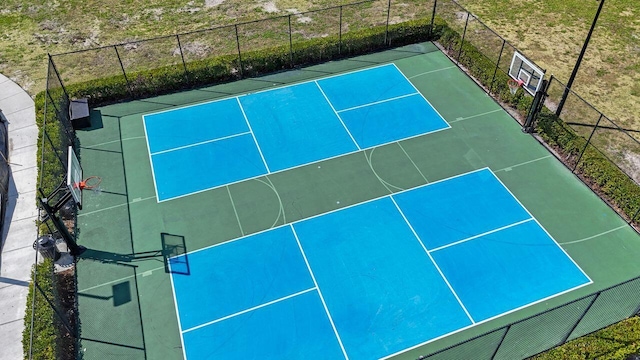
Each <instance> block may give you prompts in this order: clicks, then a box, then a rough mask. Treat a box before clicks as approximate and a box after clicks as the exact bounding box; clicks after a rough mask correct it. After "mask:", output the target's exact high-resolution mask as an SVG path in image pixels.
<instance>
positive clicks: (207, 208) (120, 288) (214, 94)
mask: <svg viewBox="0 0 640 360" xmlns="http://www.w3.org/2000/svg"><path fill="white" fill-rule="evenodd" d="M390 62H393V63H395V64H396V65H397V66H398V68H399V69H400V70H401V71H402V72H403V73H404V74H405V75H406V76H407V77H408V78H409V79H410V81H411V82H412V83H413V84H414V85H415V86H416V87H417V88H418V90H419V91H420V92H421V93H422V94H423V95H424V97H425V98H426V99H428V100H429V102H430V103H431V104H432V105H433V106H434V107H435V108H436V110H438V112H439V113H440V114H441V115H442V116H443V117H444V119H445V120H446V121H447V122H448V123H449V124H450V125H451V129H448V130H444V131H439V132H436V133H431V134H427V135H424V136H419V137H415V138H411V139H409V140H404V141H400V142H394V143H391V144H387V145H383V146H379V147H376V148H373V149H369V150H364V151H359V152H356V153H352V154H349V155H345V156H342V157H337V158H333V159H330V160H326V161H321V162H318V163H313V164H309V165H306V166H301V167H297V168H294V169H291V170H287V171H282V172H278V173H275V174H270V175H267V176H263V177H260V178H257V179H252V180H246V181H243V182H239V183H235V184H233V185H229V186H223V187H219V188H216V189H214V190H209V191H204V192H201V193H197V194H194V195H190V196H186V197H182V198H177V199H173V200H170V201H165V202H161V203H158V202H157V200H156V197H155V190H154V183H153V178H152V172H151V166H150V161H149V152H148V149H147V143H146V140H145V132H144V128H143V123H142V116H143V115H144V114H146V113H150V112H154V111H159V110H165V109H170V108H172V107H177V106H184V105H188V104H194V103H198V102H203V101H208V100H212V99H217V98H224V97H229V96H234V95H238V94H243V93H246V92H253V91H256V90H260V89H267V88H270V87H278V86H282V85H285V84H291V83H296V82H301V81H305V80H309V79H316V78H321V77H326V76H329V75H332V74H338V73H341V72H346V71H351V70H354V69H360V68H366V67H371V66H375V65H378V64H385V63H390ZM92 125H93V127H92V128H91V129H85V130H81V131H78V132H77V135H78V138H79V144H80V161H81V164H82V167H83V169H84V176H85V177H88V176H92V175H95V176H99V177H101V178H102V183H101V185H100V188H99V189H98V190H85V191H84V195H83V202H84V204H83V209H82V210H81V211H80V213H79V215H78V242H79V243H80V244H81V245H84V246H86V247H88V248H89V250H88V251H87V252H86V253H85V254H83V256H82V259H81V260H80V261H79V263H78V267H77V274H78V289H79V294H78V295H79V311H80V322H81V334H82V344H81V345H82V346H81V347H82V350H83V352H84V357H83V358H84V359H123V358H127V359H147V358H148V359H181V358H182V357H183V352H182V348H181V346H182V345H181V340H180V333H179V328H178V323H177V318H176V306H175V304H174V297H173V293H172V287H171V281H170V276H169V274H168V273H167V272H166V271H165V270H166V269H165V263H164V258H163V256H162V255H163V251H164V252H165V254H166V252H167V251H174V253H175V252H181V251H184V250H185V249H181V245H182V244H183V243H184V245H186V251H193V250H196V249H200V248H203V247H207V246H210V245H212V244H217V243H220V242H224V241H227V240H230V239H234V238H238V237H241V236H243V235H247V234H252V233H255V232H258V231H262V230H265V229H269V228H271V227H275V226H278V225H282V224H286V223H290V222H293V221H296V220H300V219H304V218H307V217H310V216H313V215H317V214H322V213H325V212H328V211H331V210H335V209H338V208H342V207H345V206H349V205H352V204H357V203H360V202H363V201H367V200H370V199H373V198H377V197H380V196H383V195H387V194H390V193H394V192H397V191H401V190H404V189H410V188H413V187H416V186H420V185H424V184H427V183H430V182H433V181H437V180H441V179H444V178H448V177H451V176H455V175H459V174H462V173H466V172H469V171H472V170H476V169H480V168H484V167H489V168H490V169H491V170H492V171H493V172H494V173H495V174H496V175H497V176H498V177H499V178H500V180H501V181H502V182H503V183H504V184H505V185H506V186H507V187H508V188H509V189H510V190H511V192H513V194H514V195H515V196H516V197H517V198H518V199H519V200H520V201H521V202H522V204H523V205H524V206H525V207H526V208H527V209H528V210H529V211H530V212H531V213H532V214H533V216H535V217H536V218H537V219H538V220H539V222H540V223H541V225H542V226H543V227H544V228H545V229H546V230H547V231H548V232H549V233H550V234H551V235H552V236H553V237H554V238H555V240H556V241H558V242H559V243H560V244H561V245H562V247H563V248H564V249H565V250H566V252H567V253H568V254H569V255H570V256H571V257H572V258H573V259H574V260H575V262H576V263H577V264H578V265H579V266H580V267H581V268H582V269H583V270H584V271H585V272H586V273H587V275H588V276H589V277H590V278H591V279H592V280H593V284H591V285H588V286H586V287H583V288H580V289H578V290H575V291H572V292H569V293H566V294H563V295H561V296H558V297H555V298H553V299H551V300H548V301H545V302H542V303H538V304H535V305H533V306H530V307H528V308H525V309H522V310H519V311H516V312H514V313H511V314H508V315H505V316H503V317H500V318H498V319H495V320H492V321H489V322H487V323H483V324H480V325H477V326H475V327H472V328H470V329H467V330H465V331H462V332H459V333H456V334H454V335H451V336H449V337H447V338H444V339H441V340H437V341H435V342H433V343H429V344H426V345H424V346H422V347H420V348H417V349H414V350H411V351H408V352H406V353H403V354H400V355H397V356H396V357H395V358H397V359H416V358H417V357H418V356H419V355H422V354H426V353H429V352H430V351H434V350H438V349H440V348H442V347H444V346H447V345H449V344H453V343H456V342H459V341H462V340H465V339H468V338H471V337H473V336H475V335H478V334H481V333H483V332H486V331H489V330H492V329H494V328H497V327H499V326H502V325H505V324H508V323H511V322H514V321H517V320H519V319H522V318H524V317H527V316H530V315H532V314H535V313H538V312H541V311H544V310H546V309H548V308H551V307H553V306H556V305H559V304H562V303H565V302H568V301H571V300H573V299H576V298H578V297H580V296H584V295H586V294H590V293H593V292H595V291H597V290H600V289H603V288H606V287H608V286H611V285H614V284H616V283H619V282H621V281H624V280H627V279H629V278H631V277H632V276H634V275H637V274H638V273H640V262H638V260H637V259H638V258H640V236H638V234H637V233H636V232H635V231H634V230H633V229H632V228H631V227H629V226H628V225H627V224H626V222H625V221H624V220H623V219H621V218H620V217H619V216H618V215H617V214H616V213H615V212H614V211H613V210H611V209H610V208H609V207H608V206H607V205H606V204H605V203H604V202H603V201H602V200H601V199H600V198H599V197H598V196H597V195H596V194H594V193H593V192H592V191H591V190H590V189H589V188H587V187H586V186H585V185H584V184H583V183H581V182H580V181H579V180H578V179H577V178H576V177H575V176H574V175H573V174H572V173H571V172H570V171H569V170H567V169H566V168H565V167H564V166H563V165H562V164H561V163H560V162H559V161H558V160H557V159H556V158H555V157H554V156H553V155H552V154H551V153H549V152H548V151H547V150H546V149H545V148H544V147H543V146H541V145H540V144H539V143H538V142H537V141H536V140H535V139H534V138H533V137H532V136H531V135H528V134H525V133H523V132H522V131H521V129H520V125H519V124H518V123H517V122H516V121H515V120H514V119H513V118H512V117H511V116H510V115H509V114H508V113H506V112H505V111H504V110H503V109H502V108H501V107H500V106H499V105H498V104H497V103H496V102H495V101H494V100H493V99H491V98H490V97H489V96H488V95H486V93H485V92H484V91H483V90H482V89H480V88H479V87H478V86H477V85H476V84H475V83H474V82H473V81H472V80H471V79H470V78H469V77H467V75H465V74H464V73H463V72H461V71H460V70H459V69H458V68H457V67H456V66H455V65H454V64H453V63H452V62H451V61H450V60H449V59H448V58H447V57H446V56H445V55H444V54H442V53H441V52H440V51H439V50H438V49H437V48H436V47H435V46H434V45H433V44H431V43H424V44H418V45H413V46H408V47H404V48H399V49H395V50H389V51H386V52H382V53H378V54H372V55H367V56H361V57H357V58H352V59H347V60H342V61H339V62H330V63H325V64H321V65H317V66H312V67H308V68H304V69H299V70H293V71H288V72H283V73H278V74H274V75H269V76H265V77H261V78H254V79H247V80H242V81H238V82H234V83H228V84H223V85H218V86H212V87H209V88H202V89H197V90H191V91H186V92H182V93H179V94H172V95H166V96H159V97H156V98H150V99H145V100H139V101H132V102H128V103H122V104H116V105H110V106H105V107H101V108H97V109H95V110H94V111H93V113H92ZM163 234H165V235H164V240H165V241H164V245H163ZM166 234H170V235H174V236H167V235H166ZM174 245H175V246H174ZM202 306H203V307H206V306H207V304H206V303H203V304H202ZM540 325H541V327H544V326H545V324H540Z"/></svg>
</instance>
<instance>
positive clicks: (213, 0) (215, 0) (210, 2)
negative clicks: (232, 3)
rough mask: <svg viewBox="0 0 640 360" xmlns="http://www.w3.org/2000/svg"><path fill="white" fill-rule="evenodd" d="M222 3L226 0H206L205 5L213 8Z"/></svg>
mask: <svg viewBox="0 0 640 360" xmlns="http://www.w3.org/2000/svg"><path fill="white" fill-rule="evenodd" d="M222 3H224V0H204V7H207V8H212V7H216V6H218V5H222Z"/></svg>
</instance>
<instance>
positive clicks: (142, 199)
mask: <svg viewBox="0 0 640 360" xmlns="http://www.w3.org/2000/svg"><path fill="white" fill-rule="evenodd" d="M155 198H156V197H155V196H150V197H147V198H137V199H133V200H131V201H129V202H126V203H122V204H118V205H113V206H109V207H106V208H100V209H98V210H93V211H88V212H83V213H81V214H78V217H81V216H88V215H93V214H96V213H100V212H103V211H107V210H113V209H116V208H119V207H123V206H127V205H131V204H135V203H139V202H141V201H145V200H151V199H155Z"/></svg>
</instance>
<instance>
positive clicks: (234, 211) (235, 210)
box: [226, 185, 244, 236]
mask: <svg viewBox="0 0 640 360" xmlns="http://www.w3.org/2000/svg"><path fill="white" fill-rule="evenodd" d="M226 188H227V193H228V194H229V200H231V207H232V208H233V213H234V214H236V220H238V227H239V228H240V234H242V236H244V230H242V224H241V223H240V216H238V210H237V209H236V204H235V203H234V202H233V196H231V190H229V185H227V186H226Z"/></svg>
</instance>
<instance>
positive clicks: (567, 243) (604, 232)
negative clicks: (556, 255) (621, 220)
mask: <svg viewBox="0 0 640 360" xmlns="http://www.w3.org/2000/svg"><path fill="white" fill-rule="evenodd" d="M628 226H629V225H627V224H624V225H621V226H618V227H617V228H613V229H611V230H607V231H603V232H601V233H600V234H596V235H592V236H589V237H586V238H583V239H579V240H573V241H567V242H563V243H560V245H571V244H577V243H581V242H583V241H587V240H591V239H595V238H597V237H599V236H602V235H606V234H609V233H612V232H614V231H618V230H620V229H624V228H626V227H628Z"/></svg>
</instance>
